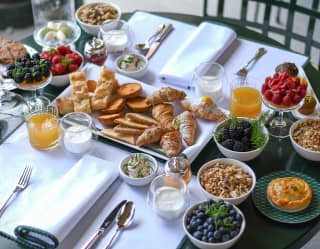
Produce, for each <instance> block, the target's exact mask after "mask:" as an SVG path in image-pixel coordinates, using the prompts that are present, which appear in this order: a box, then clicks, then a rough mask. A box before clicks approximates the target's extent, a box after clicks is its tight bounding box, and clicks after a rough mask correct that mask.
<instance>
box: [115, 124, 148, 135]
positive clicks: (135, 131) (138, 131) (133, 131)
mask: <svg viewBox="0 0 320 249" xmlns="http://www.w3.org/2000/svg"><path fill="white" fill-rule="evenodd" d="M113 129H114V130H115V131H116V132H118V133H121V134H128V135H141V134H142V133H143V131H144V129H136V128H132V127H126V126H123V125H117V126H116V127H114V128H113Z"/></svg>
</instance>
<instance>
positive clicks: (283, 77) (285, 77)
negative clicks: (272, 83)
mask: <svg viewBox="0 0 320 249" xmlns="http://www.w3.org/2000/svg"><path fill="white" fill-rule="evenodd" d="M288 77H289V74H288V73H287V72H283V73H282V74H281V76H280V80H282V81H283V80H285V79H287V78H288Z"/></svg>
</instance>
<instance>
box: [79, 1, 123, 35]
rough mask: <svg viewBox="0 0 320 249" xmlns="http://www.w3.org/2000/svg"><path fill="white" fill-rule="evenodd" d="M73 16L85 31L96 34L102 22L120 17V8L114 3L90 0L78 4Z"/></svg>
mask: <svg viewBox="0 0 320 249" xmlns="http://www.w3.org/2000/svg"><path fill="white" fill-rule="evenodd" d="M75 16H76V20H77V22H78V23H79V24H80V26H81V28H82V29H83V30H84V31H85V32H87V33H89V34H91V35H98V33H99V30H100V26H101V25H102V23H103V22H105V21H107V20H112V19H113V20H119V19H120V17H121V9H120V7H119V6H118V5H116V4H114V3H108V2H90V3H88V4H84V5H82V6H80V7H79V8H78V9H77V11H76V14H75Z"/></svg>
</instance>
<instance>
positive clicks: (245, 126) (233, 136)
mask: <svg viewBox="0 0 320 249" xmlns="http://www.w3.org/2000/svg"><path fill="white" fill-rule="evenodd" d="M264 118H265V116H264V115H262V116H261V117H260V118H259V119H249V118H236V117H233V118H230V119H227V120H224V121H222V122H220V123H219V124H218V125H217V127H216V129H215V132H214V136H213V138H214V141H215V142H216V144H217V146H218V149H219V150H220V152H221V153H222V154H223V155H225V156H226V157H228V158H233V159H237V160H240V161H249V160H252V159H254V158H256V157H258V156H259V155H260V154H261V153H262V151H263V149H264V148H265V146H266V145H267V143H268V141H269V133H268V130H267V128H266V127H265V126H264V125H263V120H264Z"/></svg>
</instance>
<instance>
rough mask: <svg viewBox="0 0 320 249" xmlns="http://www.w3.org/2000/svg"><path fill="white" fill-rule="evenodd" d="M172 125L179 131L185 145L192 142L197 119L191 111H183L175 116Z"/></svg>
mask: <svg viewBox="0 0 320 249" xmlns="http://www.w3.org/2000/svg"><path fill="white" fill-rule="evenodd" d="M172 125H173V128H174V129H176V130H179V131H180V133H181V136H182V138H183V140H184V141H185V142H186V143H187V145H189V146H191V145H193V144H194V140H195V135H196V129H197V121H196V119H195V117H194V116H193V115H192V113H191V112H189V111H185V112H183V113H181V114H180V115H178V116H176V117H175V118H174V120H173V124H172Z"/></svg>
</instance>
